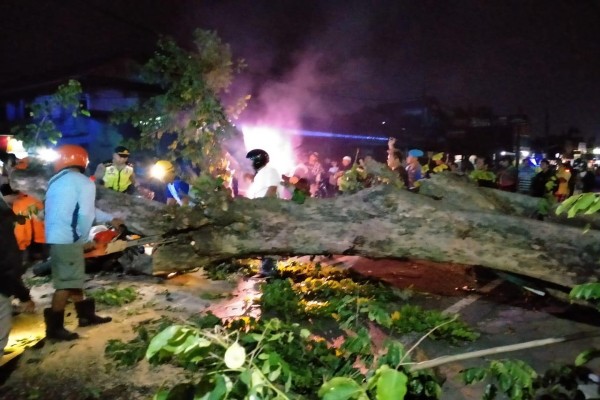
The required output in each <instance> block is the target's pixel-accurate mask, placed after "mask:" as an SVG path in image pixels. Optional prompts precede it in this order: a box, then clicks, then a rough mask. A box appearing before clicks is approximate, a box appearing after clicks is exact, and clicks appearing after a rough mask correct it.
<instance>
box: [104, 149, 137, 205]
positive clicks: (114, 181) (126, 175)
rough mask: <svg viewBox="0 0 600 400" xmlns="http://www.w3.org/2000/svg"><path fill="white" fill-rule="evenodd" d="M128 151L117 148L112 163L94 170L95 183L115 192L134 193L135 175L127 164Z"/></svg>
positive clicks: (131, 167)
mask: <svg viewBox="0 0 600 400" xmlns="http://www.w3.org/2000/svg"><path fill="white" fill-rule="evenodd" d="M128 161H129V149H127V148H126V147H123V146H117V147H116V148H115V152H114V154H113V158H112V162H106V163H101V164H99V165H98V167H97V168H96V173H95V174H94V177H95V178H96V182H98V183H100V184H103V185H104V186H105V187H107V188H109V189H112V190H115V191H117V192H122V193H128V194H131V193H133V192H134V191H135V173H134V171H133V166H132V165H131V164H129V163H128Z"/></svg>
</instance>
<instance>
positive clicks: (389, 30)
mask: <svg viewBox="0 0 600 400" xmlns="http://www.w3.org/2000/svg"><path fill="white" fill-rule="evenodd" d="M0 22H1V25H0V26H1V29H2V31H3V34H2V36H1V39H0V51H2V55H3V57H2V62H1V63H0V90H1V89H2V88H3V87H6V86H7V85H13V84H15V83H19V84H20V83H23V84H24V85H25V84H27V83H31V82H35V81H36V79H39V78H37V77H39V76H41V75H43V74H45V73H49V74H52V73H54V72H60V71H70V70H76V69H77V68H78V67H79V66H89V65H93V64H94V63H99V62H105V61H109V60H111V59H114V58H117V57H128V56H129V57H143V56H144V55H145V54H149V52H150V51H151V50H152V48H153V46H154V44H155V42H156V39H157V37H158V34H160V33H164V34H170V35H173V36H175V37H176V38H177V39H178V40H179V41H180V42H181V43H184V44H185V43H189V40H190V37H191V32H192V31H193V30H194V29H195V28H197V27H199V28H203V29H211V30H216V31H217V32H218V33H219V35H220V36H221V37H222V38H223V40H224V41H225V42H228V43H229V44H230V45H231V47H232V50H233V53H234V56H235V57H239V58H244V59H245V60H246V62H247V64H248V68H247V70H246V71H245V72H244V74H243V75H242V76H240V77H239V78H238V79H236V81H235V83H234V86H233V88H232V91H233V93H234V94H238V93H239V94H242V93H251V94H253V96H254V100H253V101H254V102H256V104H258V105H261V106H262V110H263V111H264V114H265V118H266V119H270V120H275V119H280V120H281V121H280V122H281V123H289V122H290V119H294V118H299V116H300V115H301V114H302V115H308V116H315V117H320V118H322V119H325V120H327V118H331V117H332V116H334V115H336V114H340V113H344V112H351V111H353V110H356V109H358V108H359V107H361V106H365V105H375V104H378V103H382V102H386V101H403V100H409V99H413V98H417V97H420V96H423V95H429V96H434V97H437V98H438V99H439V100H440V102H441V103H442V105H443V106H445V107H448V108H453V107H457V106H462V107H467V106H469V105H472V106H490V107H492V108H493V110H494V111H495V112H496V113H497V114H508V113H517V112H523V113H526V114H528V115H529V116H530V117H531V120H532V126H533V131H534V132H535V133H538V134H542V133H543V130H544V110H546V109H547V110H548V113H549V122H550V133H552V134H558V133H560V132H563V131H565V130H566V129H567V128H569V127H570V126H575V127H578V128H579V129H581V130H582V132H583V133H584V135H585V136H591V135H594V136H598V137H600V2H599V1H596V0H578V1H555V0H546V1H543V0H539V1H527V0H497V1H491V0H490V1H481V0H459V1H453V0H436V1H434V0H418V1H399V0H396V1H392V0H390V1H367V0H362V1H352V0H340V1H325V0H321V1H299V0H297V1H277V0H270V1H257V0H252V1H248V0H239V1H198V0H196V1H192V0H177V1H167V0H164V1H158V0H148V1H141V0H121V1H117V0H102V1H101V0H85V1H82V0H53V1H48V0H37V1H33V0H25V1H21V0H3V1H2V2H1V3H0Z"/></svg>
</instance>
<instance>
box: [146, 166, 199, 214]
mask: <svg viewBox="0 0 600 400" xmlns="http://www.w3.org/2000/svg"><path fill="white" fill-rule="evenodd" d="M151 175H152V176H153V177H154V178H157V179H159V180H160V181H161V182H163V183H165V184H166V185H167V186H166V192H165V196H166V203H167V205H176V204H178V205H180V206H187V205H193V203H192V202H191V199H190V194H189V193H190V185H189V184H188V183H187V182H185V181H183V180H181V179H180V178H179V177H178V176H177V175H176V173H175V166H174V165H173V164H172V163H171V162H169V161H166V160H160V161H157V162H156V164H154V166H153V167H152V171H151Z"/></svg>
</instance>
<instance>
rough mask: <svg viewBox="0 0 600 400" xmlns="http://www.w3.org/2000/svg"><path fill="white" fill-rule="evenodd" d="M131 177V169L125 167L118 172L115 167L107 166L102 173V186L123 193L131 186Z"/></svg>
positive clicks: (127, 166)
mask: <svg viewBox="0 0 600 400" xmlns="http://www.w3.org/2000/svg"><path fill="white" fill-rule="evenodd" d="M132 175H133V167H131V166H129V165H126V166H125V167H124V168H123V169H122V170H118V169H117V167H116V166H115V165H109V166H107V167H106V169H105V171H104V177H103V178H102V180H103V181H104V186H105V187H107V188H109V189H112V190H116V191H117V192H124V191H125V190H127V188H128V187H129V186H130V185H131V176H132Z"/></svg>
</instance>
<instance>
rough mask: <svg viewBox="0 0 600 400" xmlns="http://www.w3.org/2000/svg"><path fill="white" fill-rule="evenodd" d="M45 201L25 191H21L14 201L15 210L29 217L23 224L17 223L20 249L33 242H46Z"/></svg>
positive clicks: (16, 235)
mask: <svg viewBox="0 0 600 400" xmlns="http://www.w3.org/2000/svg"><path fill="white" fill-rule="evenodd" d="M43 211H44V203H42V202H41V201H40V200H39V199H37V198H35V197H33V196H30V195H28V194H25V193H20V194H19V196H18V197H17V199H16V200H15V201H14V203H13V212H14V213H15V214H18V215H24V216H26V217H27V221H25V223H24V224H23V225H20V224H16V225H15V237H16V238H17V243H18V245H19V249H20V250H25V249H26V248H27V247H29V245H31V243H32V242H35V243H45V242H46V235H45V234H44V221H43V215H42V213H43Z"/></svg>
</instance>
